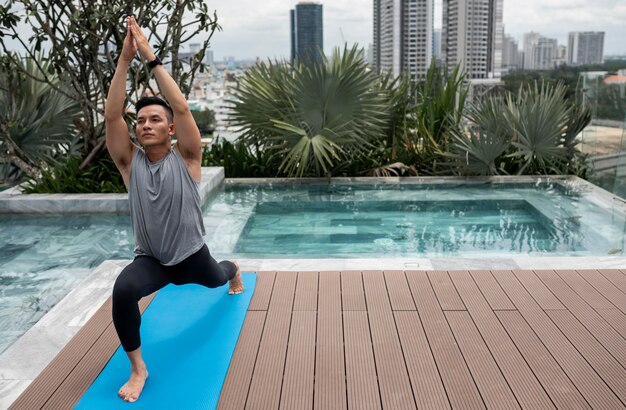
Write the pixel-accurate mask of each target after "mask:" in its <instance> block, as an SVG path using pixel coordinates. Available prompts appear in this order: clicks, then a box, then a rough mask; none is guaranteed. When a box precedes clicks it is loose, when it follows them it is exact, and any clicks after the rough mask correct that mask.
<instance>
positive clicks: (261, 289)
mask: <svg viewBox="0 0 626 410" xmlns="http://www.w3.org/2000/svg"><path fill="white" fill-rule="evenodd" d="M275 277H276V272H257V276H256V284H255V285H254V295H252V299H251V300H250V304H249V305H248V310H267V309H268V307H269V305H270V298H271V296H272V289H273V288H274V278H275Z"/></svg>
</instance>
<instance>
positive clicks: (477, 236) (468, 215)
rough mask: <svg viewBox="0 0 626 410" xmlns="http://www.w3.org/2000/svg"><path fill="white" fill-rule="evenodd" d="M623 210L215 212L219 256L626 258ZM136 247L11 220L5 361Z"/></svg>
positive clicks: (288, 188) (293, 194)
mask: <svg viewBox="0 0 626 410" xmlns="http://www.w3.org/2000/svg"><path fill="white" fill-rule="evenodd" d="M601 192H602V191H601ZM623 208H624V205H623V202H619V203H616V204H615V206H612V205H611V204H610V203H607V200H606V198H605V199H599V198H598V195H597V192H596V191H593V190H587V189H581V188H580V186H578V185H570V184H567V183H555V182H550V180H548V181H546V180H541V181H539V182H534V183H521V184H518V183H515V184H513V183H468V182H462V183H459V182H455V183H439V184H430V183H427V184H424V183H422V182H419V183H417V182H415V183H380V184H371V183H370V184H363V183H359V184H353V183H333V184H293V183H289V184H280V183H278V184H277V183H271V184H268V183H264V184H258V183H254V184H225V185H223V186H222V187H221V188H220V190H218V191H217V193H216V194H215V195H214V196H213V197H212V199H211V200H209V201H208V202H207V204H206V205H205V206H204V208H203V214H204V221H205V225H206V229H207V236H206V237H205V240H206V242H207V243H208V245H209V247H210V249H211V252H212V253H213V254H214V255H215V257H216V258H238V259H241V258H250V259H262V258H270V259H278V258H295V259H298V258H353V257H354V258H394V257H409V258H410V257H415V258H422V257H434V258H436V257H487V256H497V257H509V256H513V255H516V256H519V255H530V256H606V255H616V256H619V255H624V246H625V241H626V233H625V232H626V222H625V219H624V213H623ZM132 249H133V238H132V232H131V230H130V221H129V217H128V216H71V217H70V216H36V217H34V216H0V352H2V351H3V350H4V349H5V348H6V347H7V346H9V345H10V344H11V343H12V342H13V341H14V340H15V339H17V338H18V337H19V336H20V335H21V334H23V333H24V332H25V331H26V330H27V329H29V328H30V327H31V326H32V325H33V324H34V323H36V322H37V320H38V319H39V318H41V317H42V316H43V315H44V314H45V313H46V312H47V311H48V310H49V309H50V308H51V307H52V306H54V305H55V304H56V303H57V302H58V301H59V300H60V299H62V298H63V297H64V296H65V295H66V294H67V293H68V292H69V291H70V290H71V289H72V288H73V287H75V286H76V284H77V283H78V282H80V281H81V280H82V279H83V278H85V277H86V276H87V275H88V273H89V272H90V271H91V269H93V268H94V267H96V266H98V265H99V264H100V263H101V262H102V261H104V260H106V259H131V258H132Z"/></svg>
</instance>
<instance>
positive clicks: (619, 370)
mask: <svg viewBox="0 0 626 410" xmlns="http://www.w3.org/2000/svg"><path fill="white" fill-rule="evenodd" d="M547 313H548V316H550V318H551V319H552V321H553V322H554V323H555V324H556V325H557V326H558V327H559V329H561V332H563V334H564V335H565V336H566V337H567V338H568V339H569V341H570V342H571V343H572V344H573V345H574V346H575V347H576V348H577V349H578V351H579V352H580V353H581V354H582V355H583V356H584V357H585V359H586V360H587V362H589V364H590V365H591V366H592V367H593V368H594V369H595V371H596V372H597V373H598V374H599V375H600V377H601V378H602V379H603V380H604V382H605V383H606V384H608V385H609V387H611V389H612V390H613V392H614V393H615V395H616V396H617V397H619V399H620V400H621V401H622V403H623V404H624V405H626V369H624V368H623V367H622V366H620V364H619V363H618V362H617V361H616V360H615V358H614V357H613V356H611V354H610V353H609V352H607V351H606V350H605V349H604V348H603V347H602V345H600V343H598V341H597V340H596V339H595V338H594V337H593V335H592V334H591V333H589V331H587V329H585V327H584V326H583V325H581V324H580V322H579V321H578V320H576V318H575V317H574V315H572V313H571V312H568V311H566V310H560V311H552V312H547Z"/></svg>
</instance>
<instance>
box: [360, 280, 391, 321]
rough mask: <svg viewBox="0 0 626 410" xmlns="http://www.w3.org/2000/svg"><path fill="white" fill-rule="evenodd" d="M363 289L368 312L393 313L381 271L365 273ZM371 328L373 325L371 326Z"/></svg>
mask: <svg viewBox="0 0 626 410" xmlns="http://www.w3.org/2000/svg"><path fill="white" fill-rule="evenodd" d="M363 289H364V290H365V303H366V305H367V311H368V312H369V313H370V314H371V313H372V312H391V301H390V300H389V293H387V287H386V285H385V278H384V276H383V273H382V272H381V271H363ZM370 327H371V325H370Z"/></svg>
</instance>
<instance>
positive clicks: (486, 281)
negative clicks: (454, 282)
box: [470, 270, 515, 310]
mask: <svg viewBox="0 0 626 410" xmlns="http://www.w3.org/2000/svg"><path fill="white" fill-rule="evenodd" d="M470 274H471V275H472V278H473V279H474V282H476V285H478V288H479V289H480V291H481V292H482V294H483V296H484V297H485V300H487V303H489V306H491V309H493V310H515V306H514V305H513V303H512V302H511V300H510V299H509V297H508V296H507V295H506V293H504V291H503V290H502V288H501V287H500V285H499V284H498V282H496V280H495V278H494V277H493V275H492V274H491V271H488V270H475V271H471V272H470Z"/></svg>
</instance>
